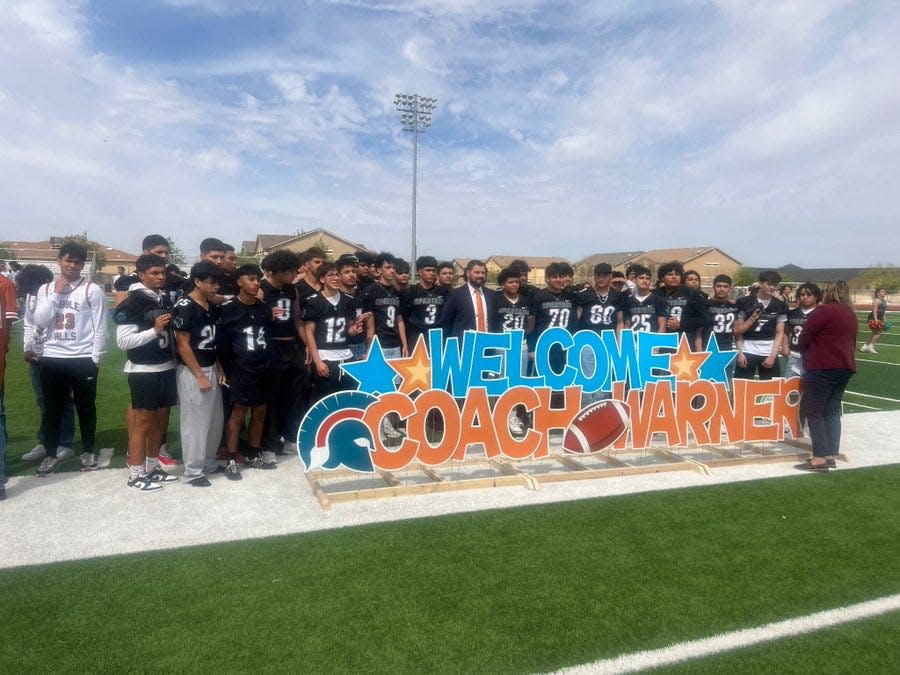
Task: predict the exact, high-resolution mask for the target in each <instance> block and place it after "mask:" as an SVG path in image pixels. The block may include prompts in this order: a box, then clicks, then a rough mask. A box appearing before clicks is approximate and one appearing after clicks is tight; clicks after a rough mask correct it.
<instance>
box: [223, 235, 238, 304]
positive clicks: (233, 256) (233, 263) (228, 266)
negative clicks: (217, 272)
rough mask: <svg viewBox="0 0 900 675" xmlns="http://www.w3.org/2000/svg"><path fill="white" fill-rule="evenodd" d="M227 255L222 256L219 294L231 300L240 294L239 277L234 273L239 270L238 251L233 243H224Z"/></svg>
mask: <svg viewBox="0 0 900 675" xmlns="http://www.w3.org/2000/svg"><path fill="white" fill-rule="evenodd" d="M223 246H224V247H225V249H224V250H225V255H224V256H222V282H221V283H220V284H219V294H220V295H221V296H222V297H223V298H224V299H225V300H231V299H232V298H233V297H234V296H236V295H237V294H238V285H237V278H236V277H235V275H234V273H235V271H236V270H237V252H236V251H235V250H234V246H232V245H231V244H223Z"/></svg>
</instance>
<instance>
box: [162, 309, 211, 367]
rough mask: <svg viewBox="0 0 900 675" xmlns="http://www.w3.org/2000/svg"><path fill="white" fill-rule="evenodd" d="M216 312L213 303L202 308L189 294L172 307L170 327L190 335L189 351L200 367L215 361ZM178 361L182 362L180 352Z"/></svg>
mask: <svg viewBox="0 0 900 675" xmlns="http://www.w3.org/2000/svg"><path fill="white" fill-rule="evenodd" d="M216 314H218V308H216V306H215V305H213V304H211V303H210V305H209V309H203V308H202V307H201V306H200V305H199V304H197V302H196V301H195V300H194V299H193V298H192V297H190V296H189V295H185V296H184V297H183V298H181V300H179V301H178V302H176V303H175V307H174V308H173V309H172V327H173V328H174V329H175V330H176V331H184V332H186V333H188V334H189V335H190V343H191V351H192V352H194V358H196V359H197V363H199V364H200V366H201V367H202V368H206V367H207V366H211V365H213V364H214V363H215V362H216ZM178 362H179V363H181V364H183V363H184V361H183V360H182V358H181V355H180V354H179V355H178Z"/></svg>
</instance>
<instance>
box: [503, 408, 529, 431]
mask: <svg viewBox="0 0 900 675" xmlns="http://www.w3.org/2000/svg"><path fill="white" fill-rule="evenodd" d="M507 426H509V431H510V433H513V434H516V435H517V436H518V435H520V434H524V433H525V426H524V425H523V424H522V420H520V419H519V416H518V415H517V414H516V411H515V410H512V411H510V413H509V420H508V424H507Z"/></svg>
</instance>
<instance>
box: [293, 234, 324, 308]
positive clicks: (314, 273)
mask: <svg viewBox="0 0 900 675" xmlns="http://www.w3.org/2000/svg"><path fill="white" fill-rule="evenodd" d="M324 262H325V251H323V250H322V249H320V248H318V247H317V246H313V247H311V248H308V249H306V250H305V251H304V252H303V253H301V254H300V265H301V266H302V267H303V269H305V270H306V271H305V272H304V273H303V276H302V277H301V278H300V279H297V280H296V281H295V282H294V286H296V287H297V290H298V291H299V292H300V310H301V311H302V310H303V303H304V302H306V299H307V298H308V297H310V296H311V295H313V294H314V293H318V292H319V291H320V290H321V288H322V287H321V286H320V285H319V267H321V266H322V263H324Z"/></svg>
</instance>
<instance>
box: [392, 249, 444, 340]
mask: <svg viewBox="0 0 900 675" xmlns="http://www.w3.org/2000/svg"><path fill="white" fill-rule="evenodd" d="M416 275H417V276H418V277H419V282H418V283H417V284H416V285H415V286H413V287H412V288H410V290H409V292H408V293H406V295H404V296H403V298H402V301H403V302H402V306H401V311H402V314H403V321H404V324H405V326H406V344H407V345H409V348H410V349H414V348H415V346H416V342H417V341H418V339H419V336H420V335H426V336H427V334H428V331H429V330H431V329H432V328H439V327H440V325H441V311H442V310H443V308H444V301H445V300H446V298H447V289H446V288H444V287H443V286H438V285H437V260H436V259H435V258H433V257H432V256H430V255H423V256H420V257H419V258H418V259H417V260H416Z"/></svg>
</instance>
